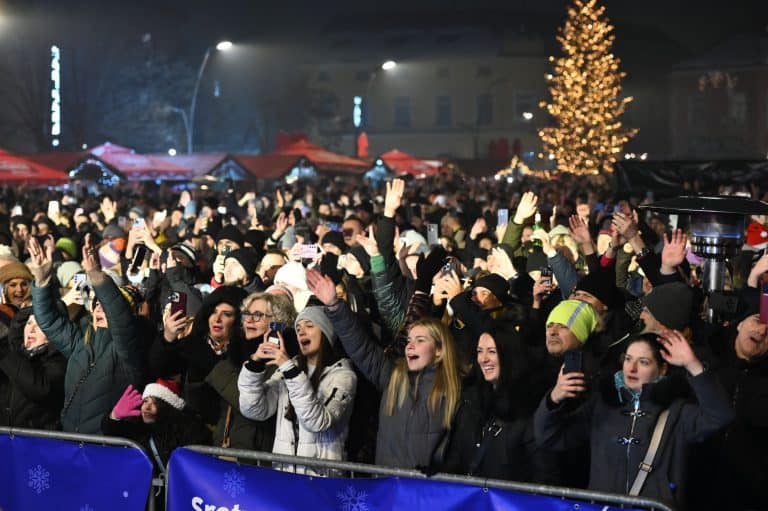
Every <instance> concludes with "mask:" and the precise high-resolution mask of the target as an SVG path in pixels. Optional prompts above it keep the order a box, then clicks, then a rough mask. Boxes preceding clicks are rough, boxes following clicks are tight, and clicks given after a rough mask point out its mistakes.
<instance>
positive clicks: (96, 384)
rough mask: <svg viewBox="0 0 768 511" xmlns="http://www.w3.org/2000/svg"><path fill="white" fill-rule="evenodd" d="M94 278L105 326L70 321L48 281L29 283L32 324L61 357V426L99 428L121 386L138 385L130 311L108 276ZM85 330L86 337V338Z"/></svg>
mask: <svg viewBox="0 0 768 511" xmlns="http://www.w3.org/2000/svg"><path fill="white" fill-rule="evenodd" d="M94 280H95V279H94ZM99 280H100V282H98V283H96V282H94V285H93V289H94V291H95V292H96V297H97V298H98V300H99V302H100V303H101V306H102V308H103V309H104V313H105V315H106V317H107V320H108V321H109V328H97V329H95V330H94V329H93V327H92V326H91V325H87V326H83V325H81V324H77V323H74V322H72V321H70V320H69V317H68V316H67V314H66V311H62V310H60V309H59V308H58V307H56V300H57V295H58V289H57V288H56V287H55V286H54V285H53V284H48V285H47V286H44V287H37V286H35V287H33V288H32V306H33V310H34V313H35V319H36V320H37V324H38V326H39V327H40V329H42V331H43V332H45V335H47V336H48V340H49V341H50V342H51V344H53V346H54V347H56V349H57V350H58V351H59V352H60V353H61V354H62V355H64V356H65V357H66V358H67V371H66V376H65V379H64V407H65V409H64V410H62V415H61V425H62V429H63V430H64V431H67V432H74V433H86V434H95V433H100V432H101V419H102V417H103V416H104V414H105V413H107V412H108V411H109V410H110V409H111V408H112V406H113V405H114V404H115V403H116V402H117V400H118V399H119V398H120V395H121V394H122V392H123V390H124V389H125V387H127V386H128V385H129V384H133V385H138V383H139V380H140V378H141V372H142V371H141V370H142V353H141V350H140V349H139V340H138V336H137V335H136V327H135V325H136V321H135V318H134V316H133V313H132V312H131V309H130V306H129V305H128V302H126V301H125V299H124V298H123V297H122V295H121V294H120V291H119V290H118V288H117V286H116V285H115V283H114V282H113V281H112V279H110V278H109V277H107V276H106V275H103V278H101V279H99ZM86 335H88V336H90V341H89V342H87V343H86V342H85V337H86ZM67 403H69V406H67Z"/></svg>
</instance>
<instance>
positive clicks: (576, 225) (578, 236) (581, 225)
mask: <svg viewBox="0 0 768 511" xmlns="http://www.w3.org/2000/svg"><path fill="white" fill-rule="evenodd" d="M568 226H569V227H570V228H571V237H573V239H574V241H575V242H576V243H578V244H579V245H591V244H592V235H590V234H589V227H587V224H586V223H585V222H584V220H582V219H581V217H580V216H579V215H571V216H570V217H569V218H568Z"/></svg>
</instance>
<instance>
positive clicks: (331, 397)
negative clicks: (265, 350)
mask: <svg viewBox="0 0 768 511" xmlns="http://www.w3.org/2000/svg"><path fill="white" fill-rule="evenodd" d="M294 360H295V359H292V360H289V361H288V362H286V363H284V364H283V365H281V366H280V367H279V368H278V370H277V371H275V373H274V374H273V375H272V377H271V378H269V379H267V378H266V371H259V372H254V371H252V370H251V369H250V368H249V366H248V365H247V364H246V365H244V366H243V368H242V369H241V370H240V376H239V378H238V381H237V387H238V390H239V391H240V411H241V413H242V414H243V415H244V416H245V417H246V418H249V419H253V420H259V421H263V420H267V419H268V418H270V417H272V416H273V415H277V424H276V430H275V443H274V445H273V448H272V452H273V453H275V454H289V455H292V456H306V457H309V458H318V459H324V460H344V459H346V450H345V442H346V439H347V434H348V427H349V418H350V416H351V415H352V404H353V403H354V399H355V388H356V385H357V376H356V375H355V371H354V370H353V369H352V365H351V364H350V362H349V360H348V359H346V358H343V359H340V360H338V361H336V362H335V363H334V364H332V365H331V366H328V367H326V368H324V369H323V373H322V376H321V378H320V383H319V384H318V388H317V391H315V390H314V389H313V388H312V383H311V382H310V380H309V377H308V376H307V374H306V373H304V372H303V371H298V374H296V375H295V376H293V377H290V376H291V375H292V374H294V373H296V371H297V369H296V363H295V361H294ZM289 404H292V405H293V408H294V410H295V411H296V419H297V420H296V422H293V421H291V420H289V419H288V418H286V411H287V410H288V408H289ZM279 468H281V469H283V470H287V471H291V472H296V473H300V474H310V475H330V473H329V472H328V471H322V470H321V471H316V470H314V469H311V468H309V467H304V466H299V465H294V466H280V467H279Z"/></svg>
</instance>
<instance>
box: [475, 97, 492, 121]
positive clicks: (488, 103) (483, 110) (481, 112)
mask: <svg viewBox="0 0 768 511" xmlns="http://www.w3.org/2000/svg"><path fill="white" fill-rule="evenodd" d="M492 122H493V97H492V96H491V95H490V94H489V93H485V94H480V95H479V96H477V125H478V126H488V125H490V124H491V123H492Z"/></svg>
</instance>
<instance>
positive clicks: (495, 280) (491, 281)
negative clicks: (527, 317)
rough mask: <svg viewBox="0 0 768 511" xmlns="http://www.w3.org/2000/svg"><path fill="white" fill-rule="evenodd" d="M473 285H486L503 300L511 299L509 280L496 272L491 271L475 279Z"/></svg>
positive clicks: (486, 287)
mask: <svg viewBox="0 0 768 511" xmlns="http://www.w3.org/2000/svg"><path fill="white" fill-rule="evenodd" d="M472 287H484V288H485V289H487V290H489V291H490V292H491V293H493V294H494V296H496V298H498V299H499V301H500V302H503V301H505V300H507V299H509V282H507V280H506V279H505V278H504V277H502V276H501V275H498V274H496V273H491V274H490V275H486V276H485V277H482V278H480V279H478V280H476V281H475V283H474V285H473V286H472Z"/></svg>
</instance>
